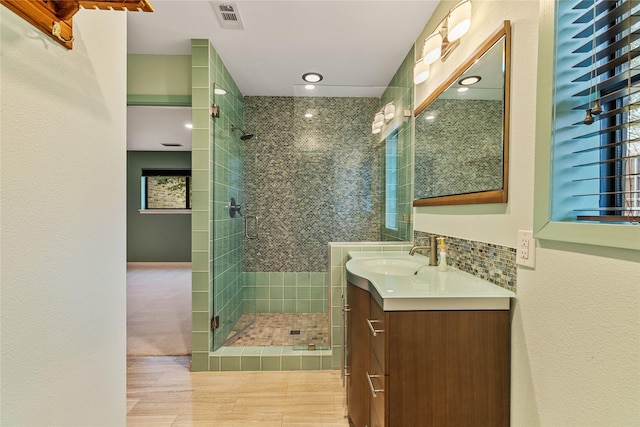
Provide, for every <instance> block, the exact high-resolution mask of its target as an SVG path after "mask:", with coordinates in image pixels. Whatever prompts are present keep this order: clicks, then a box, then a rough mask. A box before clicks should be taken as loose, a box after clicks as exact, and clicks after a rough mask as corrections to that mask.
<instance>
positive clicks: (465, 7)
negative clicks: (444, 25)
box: [447, 0, 471, 42]
mask: <svg viewBox="0 0 640 427" xmlns="http://www.w3.org/2000/svg"><path fill="white" fill-rule="evenodd" d="M448 21H449V22H448V27H449V33H448V34H447V38H448V39H449V41H450V42H455V41H456V40H458V39H459V38H460V37H462V36H464V35H465V34H466V33H467V31H469V27H471V1H470V0H465V1H461V2H460V3H458V4H457V5H455V6H454V8H453V9H451V11H449V16H448Z"/></svg>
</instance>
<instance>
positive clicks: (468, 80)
mask: <svg viewBox="0 0 640 427" xmlns="http://www.w3.org/2000/svg"><path fill="white" fill-rule="evenodd" d="M480 80H482V77H480V76H468V77H465V78H462V79H460V80H459V81H458V84H459V85H462V86H471V85H474V84H476V83H478V82H479V81H480Z"/></svg>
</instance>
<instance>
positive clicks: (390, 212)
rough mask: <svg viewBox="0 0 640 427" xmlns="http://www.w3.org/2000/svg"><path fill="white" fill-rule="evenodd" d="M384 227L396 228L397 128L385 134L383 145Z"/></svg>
mask: <svg viewBox="0 0 640 427" xmlns="http://www.w3.org/2000/svg"><path fill="white" fill-rule="evenodd" d="M384 176H385V209H384V211H385V220H384V224H385V227H386V228H388V229H390V230H398V130H397V129H396V130H394V131H392V132H391V133H390V134H389V136H387V140H386V147H385V174H384Z"/></svg>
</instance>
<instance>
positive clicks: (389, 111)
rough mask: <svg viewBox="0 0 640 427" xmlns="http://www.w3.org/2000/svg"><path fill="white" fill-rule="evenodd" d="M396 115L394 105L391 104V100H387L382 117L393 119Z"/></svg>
mask: <svg viewBox="0 0 640 427" xmlns="http://www.w3.org/2000/svg"><path fill="white" fill-rule="evenodd" d="M395 115H396V106H395V105H394V104H393V101H391V102H389V103H388V104H387V105H385V106H384V119H385V120H386V121H389V120H391V119H393V118H394V117H395Z"/></svg>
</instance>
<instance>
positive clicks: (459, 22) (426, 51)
mask: <svg viewBox="0 0 640 427" xmlns="http://www.w3.org/2000/svg"><path fill="white" fill-rule="evenodd" d="M470 27H471V0H462V1H461V2H460V3H458V4H457V5H455V6H454V7H453V9H451V10H450V11H449V13H448V14H447V16H445V17H444V19H443V20H442V21H441V22H440V23H439V24H438V26H437V27H436V30H435V31H434V32H433V33H432V34H431V35H430V36H428V37H427V38H426V39H425V41H424V46H423V47H422V56H421V57H420V59H418V61H416V63H415V65H414V67H413V82H414V83H415V84H420V83H422V82H424V81H425V80H427V78H428V77H429V65H431V64H433V63H434V62H436V61H437V60H438V58H440V60H441V61H444V60H446V59H447V58H448V57H449V55H450V54H451V52H453V49H455V48H456V47H457V46H458V45H459V44H460V37H462V36H463V35H465V34H466V32H467V31H469V28H470ZM425 70H426V76H425V75H424V72H425Z"/></svg>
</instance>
